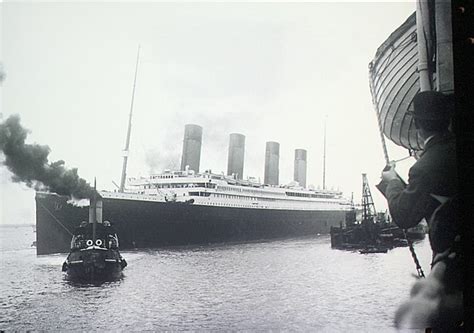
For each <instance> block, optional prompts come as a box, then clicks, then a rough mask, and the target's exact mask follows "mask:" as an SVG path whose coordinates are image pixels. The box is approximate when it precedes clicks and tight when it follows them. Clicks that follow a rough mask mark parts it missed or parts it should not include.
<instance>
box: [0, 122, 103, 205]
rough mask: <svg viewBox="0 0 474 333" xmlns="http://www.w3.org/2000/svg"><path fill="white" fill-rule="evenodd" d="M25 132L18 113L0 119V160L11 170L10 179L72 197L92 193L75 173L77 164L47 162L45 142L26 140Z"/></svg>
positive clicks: (60, 161) (37, 188)
mask: <svg viewBox="0 0 474 333" xmlns="http://www.w3.org/2000/svg"><path fill="white" fill-rule="evenodd" d="M28 132H29V131H28V130H27V129H25V128H23V127H22V126H21V125H20V116H19V115H12V116H10V117H8V118H7V119H6V120H5V121H4V122H2V123H0V151H1V152H2V153H3V155H4V160H3V161H1V163H2V164H3V165H5V166H6V167H7V168H8V170H10V171H11V172H12V173H13V176H12V180H13V181H14V182H23V183H25V184H26V185H28V186H29V187H31V188H34V189H36V190H47V191H50V192H54V193H57V194H59V195H67V196H70V197H71V198H75V199H83V198H90V197H92V194H93V193H94V189H93V188H92V187H91V186H90V185H89V184H88V183H87V182H86V181H85V180H84V179H82V178H80V177H79V176H78V174H77V168H72V169H67V168H65V167H64V161H62V160H59V161H56V162H51V163H50V162H49V161H48V155H49V153H50V148H49V147H48V146H45V145H39V144H36V143H35V144H26V143H25V139H26V137H27V136H28Z"/></svg>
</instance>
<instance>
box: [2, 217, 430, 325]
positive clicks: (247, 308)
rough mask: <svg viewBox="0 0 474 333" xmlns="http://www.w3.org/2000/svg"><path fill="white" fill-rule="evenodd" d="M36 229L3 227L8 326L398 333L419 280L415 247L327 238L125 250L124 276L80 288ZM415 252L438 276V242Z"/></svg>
mask: <svg viewBox="0 0 474 333" xmlns="http://www.w3.org/2000/svg"><path fill="white" fill-rule="evenodd" d="M33 230H34V229H33V226H16V227H10V226H4V227H0V266H1V270H0V295H1V296H0V329H6V330H12V329H14V330H21V331H24V330H32V329H36V330H46V331H50V330H82V331H84V330H87V331H90V330H113V331H117V330H121V331H122V330H123V331H125V330H127V331H128V330H133V331H144V330H155V331H160V330H172V331H176V330H187V331H189V330H192V331H207V330H214V331H216V330H219V331H222V330H224V331H229V330H231V331H235V330H246V331H268V330H284V331H288V330H290V331H313V332H314V331H318V332H320V331H325V332H347V331H349V330H352V331H356V332H357V331H373V332H380V331H389V332H390V331H395V330H394V328H393V325H392V321H393V314H394V311H395V309H396V308H397V305H398V304H400V302H402V301H404V300H405V299H406V298H407V297H408V293H409V289H410V286H411V284H412V283H413V282H414V281H415V278H414V275H413V274H414V273H416V270H415V265H414V263H413V261H412V258H411V256H410V252H409V250H408V248H397V249H394V250H391V251H389V252H388V253H387V254H367V255H361V254H358V253H355V252H346V251H340V250H332V249H331V246H330V238H329V236H318V237H313V238H305V239H291V240H279V241H272V242H261V243H248V244H234V245H213V246H200V247H181V248H173V249H162V250H143V251H122V255H123V257H124V258H126V259H127V262H128V267H127V268H125V270H124V277H123V279H121V280H120V281H116V282H112V283H106V284H102V285H100V286H93V285H74V284H71V283H69V282H68V281H66V280H65V278H64V273H62V272H61V265H62V263H63V261H64V259H65V258H66V255H67V254H59V255H48V256H39V257H37V256H36V253H35V251H36V250H35V249H34V248H33V247H31V243H32V242H33V241H34V240H35V234H34V232H33ZM415 246H416V251H417V254H418V256H419V259H420V262H421V265H422V266H423V268H424V270H425V272H428V271H429V262H430V253H431V252H430V247H429V242H428V240H427V239H425V240H424V241H421V242H419V243H417V244H416V245H415Z"/></svg>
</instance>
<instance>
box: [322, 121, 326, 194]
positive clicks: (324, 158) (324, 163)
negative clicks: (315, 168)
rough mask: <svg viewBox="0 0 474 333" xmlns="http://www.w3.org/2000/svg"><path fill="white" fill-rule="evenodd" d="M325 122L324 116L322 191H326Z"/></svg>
mask: <svg viewBox="0 0 474 333" xmlns="http://www.w3.org/2000/svg"><path fill="white" fill-rule="evenodd" d="M326 121H327V116H325V118H324V148H323V190H325V189H326Z"/></svg>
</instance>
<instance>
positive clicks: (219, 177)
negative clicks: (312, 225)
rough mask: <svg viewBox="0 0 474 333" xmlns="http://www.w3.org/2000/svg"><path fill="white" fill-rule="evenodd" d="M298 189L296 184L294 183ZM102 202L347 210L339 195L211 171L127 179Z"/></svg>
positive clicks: (336, 192)
mask: <svg viewBox="0 0 474 333" xmlns="http://www.w3.org/2000/svg"><path fill="white" fill-rule="evenodd" d="M296 185H297V183H296ZM101 195H102V196H103V197H104V198H116V199H124V200H140V201H155V202H169V203H180V202H181V203H189V204H193V205H204V206H220V207H234V208H254V209H281V210H310V211H314V210H318V211H335V210H336V211H337V210H344V211H345V210H349V209H350V208H351V203H350V201H349V200H348V199H346V198H343V196H342V192H340V191H332V190H310V189H303V188H302V187H299V186H268V185H263V184H260V183H259V182H257V181H256V180H255V179H247V180H237V179H234V178H232V177H230V176H224V175H223V174H214V173H212V172H210V171H206V172H204V173H200V174H195V173H194V172H193V171H165V172H163V173H162V174H154V175H150V176H149V177H141V178H129V179H128V188H127V190H126V191H125V192H123V193H120V192H107V191H104V192H101Z"/></svg>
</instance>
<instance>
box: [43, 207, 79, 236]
mask: <svg viewBox="0 0 474 333" xmlns="http://www.w3.org/2000/svg"><path fill="white" fill-rule="evenodd" d="M38 203H39V204H40V205H41V207H43V209H44V210H45V211H47V212H48V214H49V215H51V217H52V218H53V219H54V220H55V221H56V222H57V223H58V224H59V225H60V226H61V227H63V228H64V230H66V231H67V233H68V234H69V235H70V236H72V235H73V234H72V233H71V232H70V231H69V229H68V228H66V226H64V224H62V223H61V221H59V220H58V219H57V218H56V216H54V215H53V213H51V212H50V211H49V210H48V208H46V207H45V206H44V205H43V204H42V203H41V202H39V201H38Z"/></svg>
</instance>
